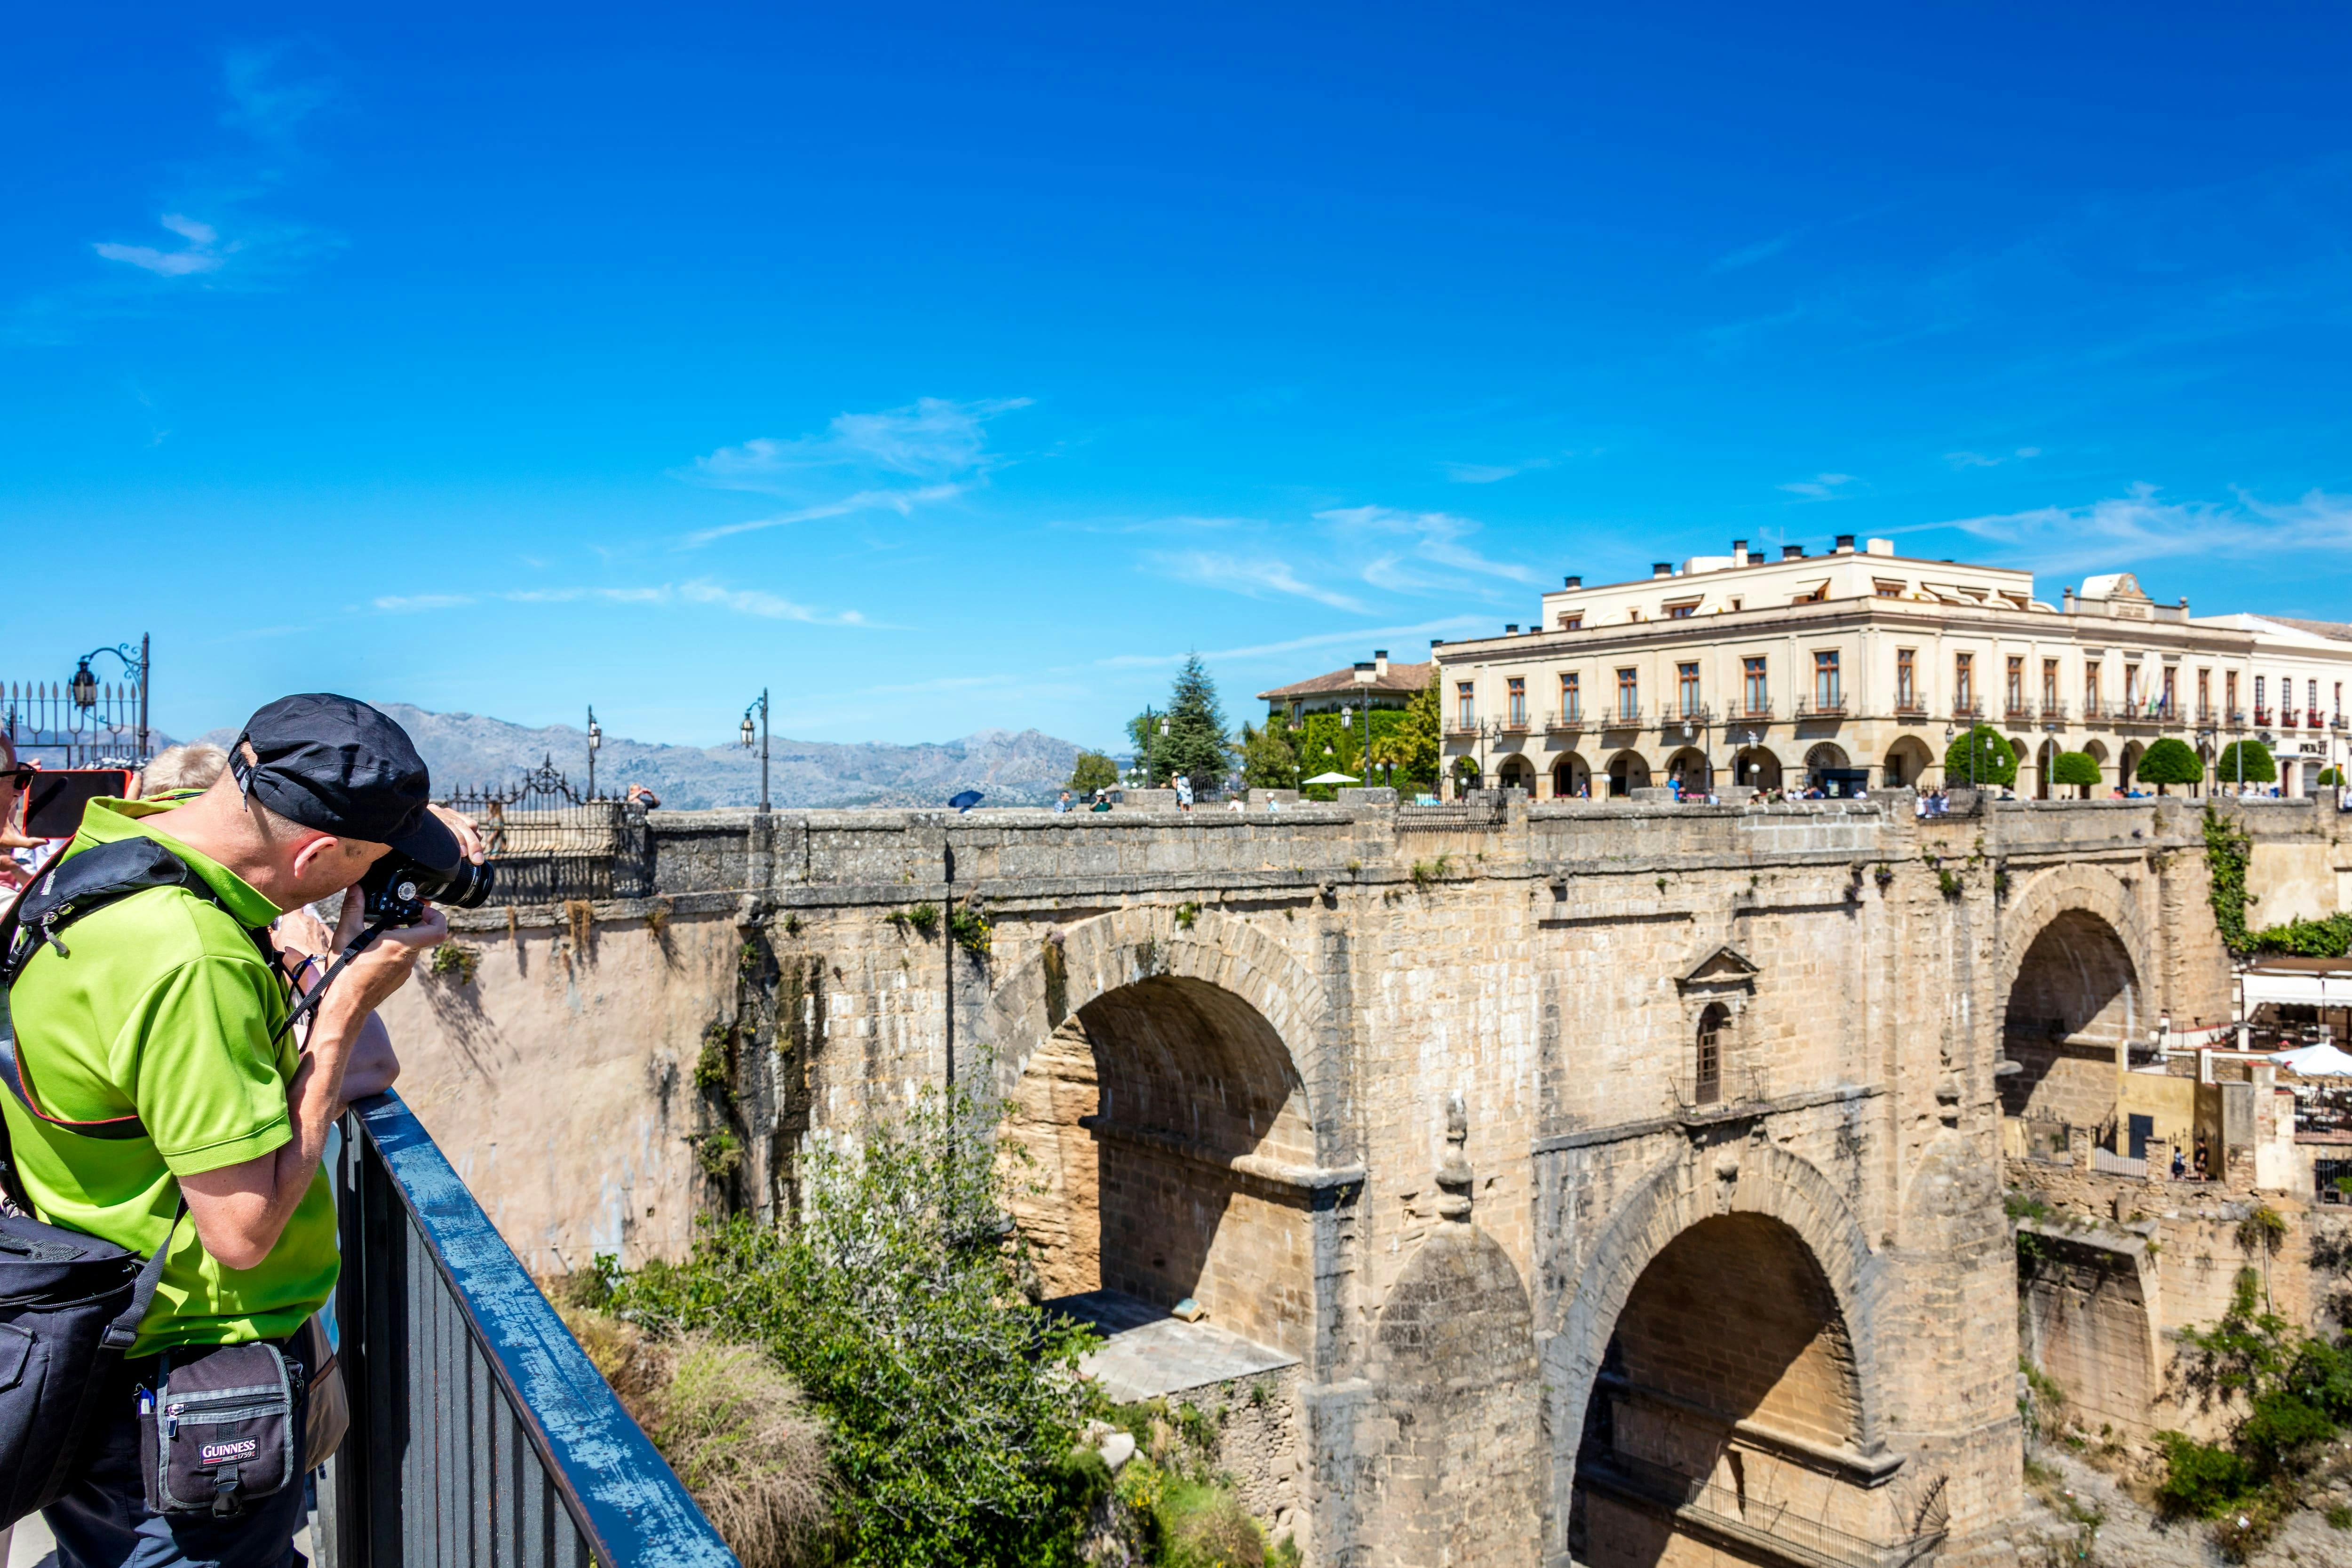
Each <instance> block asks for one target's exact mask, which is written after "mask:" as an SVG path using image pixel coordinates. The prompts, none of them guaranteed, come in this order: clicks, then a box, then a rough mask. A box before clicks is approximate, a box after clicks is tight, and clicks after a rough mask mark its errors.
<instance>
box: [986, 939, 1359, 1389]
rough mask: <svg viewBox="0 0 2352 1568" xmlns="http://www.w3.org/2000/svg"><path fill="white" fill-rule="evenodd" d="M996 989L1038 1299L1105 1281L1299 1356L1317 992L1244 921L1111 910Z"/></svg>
mask: <svg viewBox="0 0 2352 1568" xmlns="http://www.w3.org/2000/svg"><path fill="white" fill-rule="evenodd" d="M1057 935H1058V940H1055V938H1054V937H1048V938H1046V939H1045V940H1044V941H1043V942H1040V943H1039V947H1038V951H1037V952H1035V953H1034V954H1033V955H1031V957H1030V958H1029V959H1028V961H1027V962H1026V963H1024V964H1023V965H1022V966H1021V968H1019V969H1018V970H1016V971H1015V972H1014V973H1013V974H1012V975H1010V976H1008V977H1007V978H1006V979H1005V980H1004V981H1003V984H1000V985H999V986H998V987H997V989H996V991H995V992H994V993H993V994H992V995H991V996H990V998H989V1001H988V1005H987V1014H988V1018H989V1025H988V1029H989V1038H990V1039H992V1041H993V1042H994V1043H995V1044H996V1046H997V1047H998V1049H999V1053H1000V1054H999V1058H998V1061H997V1075H998V1086H999V1088H1000V1089H1001V1091H1002V1093H1003V1100H1004V1104H1005V1108H1006V1118H1005V1121H1006V1131H1007V1132H1008V1134H1009V1135H1010V1136H1011V1137H1012V1138H1013V1141H1014V1142H1017V1143H1019V1144H1020V1145H1022V1146H1023V1147H1024V1148H1025V1149H1027V1150H1028V1152H1029V1153H1030V1155H1031V1156H1032V1158H1033V1159H1034V1162H1035V1169H1034V1175H1035V1176H1036V1177H1038V1178H1040V1180H1038V1181H1037V1182H1035V1183H1031V1184H1028V1185H1037V1186H1040V1187H1042V1189H1043V1190H1042V1191H1037V1192H1033V1193H1026V1194H1022V1195H1020V1196H1018V1197H1016V1199H1015V1200H1014V1202H1013V1216H1014V1218H1015V1220H1016V1221H1017V1222H1018V1223H1019V1224H1020V1225H1021V1226H1022V1229H1023V1231H1024V1234H1025V1235H1026V1236H1027V1237H1029V1238H1030V1240H1031V1242H1032V1243H1033V1245H1034V1248H1035V1254H1036V1259H1037V1268H1038V1275H1039V1283H1040V1285H1041V1287H1042V1288H1043V1289H1044V1290H1045V1294H1046V1295H1048V1296H1056V1297H1059V1296H1079V1295H1087V1294H1090V1293H1092V1292H1095V1291H1102V1290H1108V1291H1116V1292H1118V1293H1119V1294H1120V1295H1122V1296H1125V1297H1130V1298H1134V1299H1136V1300H1140V1301H1142V1302H1144V1303H1145V1304H1147V1305H1149V1306H1151V1307H1156V1308H1159V1309H1160V1310H1167V1309H1170V1308H1172V1307H1174V1306H1176V1305H1177V1304H1178V1303H1180V1302H1181V1301H1182V1300H1185V1299H1187V1298H1191V1299H1192V1300H1195V1301H1197V1302H1199V1303H1200V1305H1201V1306H1202V1308H1203V1309H1205V1310H1207V1311H1208V1313H1209V1315H1210V1317H1211V1319H1212V1321H1215V1322H1216V1323H1217V1324H1218V1325H1219V1326H1221V1327H1223V1328H1226V1329H1230V1330H1232V1331H1234V1332H1236V1333H1239V1334H1241V1335H1242V1336H1244V1338H1247V1339H1251V1340H1255V1341H1256V1342H1260V1343H1262V1344H1265V1345H1268V1346H1271V1347H1273V1348H1275V1349H1277V1350H1280V1351H1284V1352H1289V1353H1292V1354H1303V1353H1305V1352H1307V1351H1308V1350H1309V1349H1311V1348H1312V1342H1313V1301H1314V1289H1313V1279H1314V1274H1313V1268H1312V1258H1313V1237H1312V1226H1313V1220H1312V1215H1311V1209H1312V1205H1313V1198H1314V1194H1315V1192H1316V1190H1317V1185H1316V1182H1315V1179H1314V1177H1313V1175H1312V1173H1313V1172H1315V1171H1316V1169H1317V1168H1318V1159H1317V1126H1318V1123H1317V1119H1316V1116H1315V1114H1314V1110H1313V1106H1314V1104H1315V1101H1316V1096H1315V1094H1314V1091H1313V1089H1312V1088H1311V1083H1312V1079H1311V1077H1310V1074H1311V1072H1312V1070H1313V1067H1314V1065H1315V1064H1316V1063H1317V1062H1318V1060H1319V1056H1318V1053H1316V1052H1315V1051H1313V1050H1308V1051H1305V1052H1302V1051H1300V1050H1299V1049H1298V1048H1297V1046H1298V1044H1299V1043H1300V1042H1315V1041H1318V1038H1319V1037H1318V1033H1317V1031H1316V1030H1315V1028H1314V1027H1313V1026H1311V1025H1310V1024H1309V1022H1308V1020H1309V1019H1310V1018H1312V1017H1314V1016H1316V1015H1315V1013H1314V1012H1313V1011H1312V1010H1311V1008H1310V1005H1309V1002H1308V998H1309V997H1311V996H1312V994H1313V993H1314V991H1315V989H1316V987H1315V985H1314V983H1313V981H1312V980H1311V979H1310V978H1309V977H1308V976H1307V975H1306V973H1305V972H1304V971H1303V970H1302V969H1301V968H1300V967H1299V965H1298V964H1297V962H1296V961H1295V960H1293V959H1291V958H1290V956H1289V955H1288V954H1287V953H1286V952H1284V951H1283V950H1282V949H1281V948H1280V947H1278V946H1276V944H1275V943H1274V942H1272V941H1271V940H1270V939H1268V938H1266V937H1265V935H1263V934H1262V933H1260V932H1259V931H1255V929H1253V928H1252V927H1251V926H1250V925H1249V924H1248V923H1247V922H1246V921H1241V920H1237V919H1234V918H1231V917H1228V916H1223V915H1220V914H1218V913H1217V912H1215V911H1213V910H1200V911H1192V910H1187V911H1186V918H1185V919H1183V920H1179V919H1178V918H1177V915H1176V911H1174V910H1168V909H1164V908H1138V909H1129V910H1118V911H1116V912H1114V913H1111V914H1108V915H1103V916H1099V917H1097V918H1096V919H1093V920H1089V921H1080V922H1078V923H1076V925H1073V926H1072V927H1070V928H1069V929H1068V930H1066V931H1061V932H1059V933H1057Z"/></svg>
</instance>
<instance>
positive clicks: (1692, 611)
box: [1666, 599, 1698, 621]
mask: <svg viewBox="0 0 2352 1568" xmlns="http://www.w3.org/2000/svg"><path fill="white" fill-rule="evenodd" d="M1697 614H1698V601H1697V600H1696V599H1693V600H1692V601H1691V602H1690V603H1689V604H1687V605H1667V606H1666V619H1668V620H1670V621H1686V620H1689V619H1690V618H1691V617H1692V616H1695V615H1697Z"/></svg>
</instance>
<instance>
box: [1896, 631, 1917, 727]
mask: <svg viewBox="0 0 2352 1568" xmlns="http://www.w3.org/2000/svg"><path fill="white" fill-rule="evenodd" d="M1918 706H1919V650H1918V649H1917V648H1916V647H1898V648H1896V649H1895V707H1896V708H1898V709H1901V710H1904V711H1906V712H1908V711H1910V710H1913V709H1915V708H1916V707H1918Z"/></svg>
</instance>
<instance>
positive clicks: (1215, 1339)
mask: <svg viewBox="0 0 2352 1568" xmlns="http://www.w3.org/2000/svg"><path fill="white" fill-rule="evenodd" d="M1045 1307H1046V1310H1049V1311H1054V1312H1059V1313H1061V1314H1062V1315H1063V1316H1065V1317H1067V1318H1074V1319H1076V1320H1077V1321H1080V1322H1082V1323H1085V1324H1086V1325H1087V1327H1089V1328H1090V1329H1092V1330H1093V1331H1095V1334H1096V1336H1097V1338H1098V1339H1100V1341H1101V1345H1100V1346H1099V1348H1097V1349H1096V1350H1092V1351H1089V1352H1087V1354H1086V1356H1085V1357H1084V1358H1083V1359H1081V1360H1080V1361H1079V1363H1078V1370H1079V1371H1080V1372H1083V1373H1086V1375H1087V1376H1088V1377H1091V1378H1094V1379H1095V1380H1096V1381H1097V1382H1099V1383H1100V1384H1102V1385H1103V1392H1104V1393H1106V1394H1108V1395H1109V1396H1110V1397H1111V1398H1112V1399H1114V1400H1116V1401H1118V1403H1120V1404H1122V1405H1124V1404H1128V1403H1130V1402H1132V1401H1134V1400H1139V1399H1154V1398H1160V1397H1172V1396H1174V1395H1176V1394H1183V1393H1186V1392H1189V1391H1190V1390H1192V1389H1196V1388H1206V1387H1209V1386H1211V1385H1212V1384H1220V1383H1224V1382H1227V1381H1230V1380H1231V1379H1234V1378H1237V1377H1253V1376H1255V1375H1256V1374H1258V1373H1267V1372H1278V1371H1280V1370H1281V1369H1282V1368H1284V1367H1286V1366H1296V1365H1297V1364H1298V1358H1297V1357H1296V1356H1287V1355H1284V1354H1283V1353H1282V1352H1280V1351H1275V1350H1268V1349H1267V1348H1266V1347H1265V1346H1264V1345H1261V1344H1257V1343H1255V1342H1252V1341H1249V1340H1245V1339H1244V1338H1242V1337H1241V1335H1239V1334H1236V1333H1234V1332H1232V1331H1230V1330H1226V1329H1221V1328H1218V1327H1217V1326H1216V1325H1215V1324H1213V1323H1211V1322H1207V1321H1202V1322H1197V1323H1187V1322H1182V1321H1178V1320H1177V1319H1175V1318H1171V1317H1170V1316H1169V1315H1168V1314H1167V1313H1166V1312H1164V1311H1162V1310H1160V1309H1159V1308H1158V1307H1155V1306H1153V1305H1151V1304H1150V1302H1148V1301H1139V1300H1136V1299H1135V1298H1134V1297H1132V1296H1128V1295H1122V1294H1121V1293H1120V1292H1118V1291H1117V1290H1089V1291H1087V1292H1086V1293H1085V1294H1084V1295H1080V1296H1063V1297H1060V1298H1058V1299H1056V1300H1051V1301H1048V1302H1046V1303H1045Z"/></svg>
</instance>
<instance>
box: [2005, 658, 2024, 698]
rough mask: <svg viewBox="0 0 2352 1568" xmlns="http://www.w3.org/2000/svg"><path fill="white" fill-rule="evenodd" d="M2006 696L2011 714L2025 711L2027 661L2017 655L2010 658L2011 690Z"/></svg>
mask: <svg viewBox="0 0 2352 1568" xmlns="http://www.w3.org/2000/svg"><path fill="white" fill-rule="evenodd" d="M2004 695H2005V696H2007V698H2008V700H2009V709H2008V710H2009V711H2010V712H2011V713H2022V712H2024V711H2025V660H2023V659H2022V658H2019V657H2018V656H2017V655H2015V654H2011V655H2010V656H2009V689H2008V691H2007V692H2006V693H2005V694H2004Z"/></svg>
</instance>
